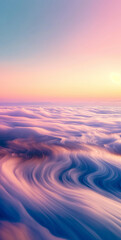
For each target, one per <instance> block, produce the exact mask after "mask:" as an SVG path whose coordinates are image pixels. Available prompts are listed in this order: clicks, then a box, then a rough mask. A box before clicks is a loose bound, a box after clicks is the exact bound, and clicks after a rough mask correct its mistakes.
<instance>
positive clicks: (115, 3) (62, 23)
mask: <svg viewBox="0 0 121 240" xmlns="http://www.w3.org/2000/svg"><path fill="white" fill-rule="evenodd" d="M83 99H87V100H91V99H121V1H120V0H98V1H97V0H74V1H73V0H58V1H57V0H34V1H33V0H26V1H25V0H18V1H16V0H0V101H1V102H19V101H20V102H22V101H23V102H29V101H30V102H38V101H77V100H83Z"/></svg>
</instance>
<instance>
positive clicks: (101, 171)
mask: <svg viewBox="0 0 121 240" xmlns="http://www.w3.org/2000/svg"><path fill="white" fill-rule="evenodd" d="M0 119H1V120H0V239H1V240H16V239H17V240H24V239H26V240H35V239H36V240H55V239H58V240H59V239H68V240H96V239H97V240H101V239H102V240H107V239H110V240H119V239H121V108H120V107H118V106H117V107H111V106H108V107H106V106H105V107H101V106H100V107H99V106H98V107H93V106H92V107H91V106H90V107H88V106H87V107H85V106H81V107H54V106H53V107H51V106H43V107H42V106H41V107H40V106H37V105H36V106H26V107H25V106H12V107H11V106H6V107H2V106H1V107H0Z"/></svg>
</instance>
